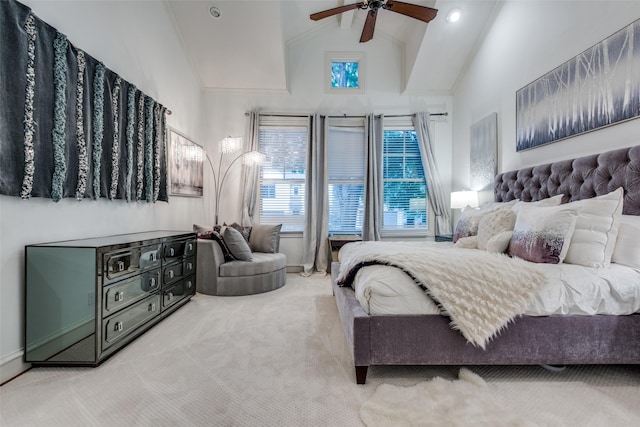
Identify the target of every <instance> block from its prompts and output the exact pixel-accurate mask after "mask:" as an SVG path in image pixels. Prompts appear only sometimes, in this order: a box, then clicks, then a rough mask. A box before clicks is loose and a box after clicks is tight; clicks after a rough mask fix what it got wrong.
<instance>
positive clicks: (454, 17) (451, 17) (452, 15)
mask: <svg viewBox="0 0 640 427" xmlns="http://www.w3.org/2000/svg"><path fill="white" fill-rule="evenodd" d="M461 16H462V12H461V11H460V9H452V10H451V12H449V14H448V15H447V22H458V21H459V20H460V17H461Z"/></svg>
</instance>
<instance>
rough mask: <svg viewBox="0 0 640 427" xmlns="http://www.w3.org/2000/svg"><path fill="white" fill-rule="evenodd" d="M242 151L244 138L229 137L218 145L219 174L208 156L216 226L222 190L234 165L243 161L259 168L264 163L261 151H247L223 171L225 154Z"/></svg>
mask: <svg viewBox="0 0 640 427" xmlns="http://www.w3.org/2000/svg"><path fill="white" fill-rule="evenodd" d="M241 150H242V137H231V136H229V137H227V138H224V139H223V140H222V141H220V142H219V143H218V152H219V153H220V157H219V160H218V168H217V170H218V173H216V168H214V167H213V164H212V163H211V157H209V155H208V154H207V161H208V162H209V166H211V172H212V173H213V189H214V194H215V198H216V200H215V224H216V225H217V224H218V214H219V210H220V204H219V201H220V195H221V194H222V188H223V187H224V182H225V179H226V178H227V175H228V173H229V170H230V169H231V168H232V167H233V165H234V164H236V162H237V161H238V160H240V159H243V161H244V164H245V165H248V166H257V165H260V164H262V163H263V162H264V157H265V156H264V154H262V153H260V152H259V151H246V152H244V153H240V154H238V155H237V156H236V157H235V158H234V159H233V160H232V161H231V163H229V164H228V165H226V167H225V168H224V171H223V160H224V156H225V154H234V153H237V152H239V151H241Z"/></svg>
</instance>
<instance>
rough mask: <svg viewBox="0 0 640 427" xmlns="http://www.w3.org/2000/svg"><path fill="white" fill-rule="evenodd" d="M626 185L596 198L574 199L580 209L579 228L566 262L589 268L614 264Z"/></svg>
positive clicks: (575, 233) (574, 234)
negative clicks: (612, 259)
mask: <svg viewBox="0 0 640 427" xmlns="http://www.w3.org/2000/svg"><path fill="white" fill-rule="evenodd" d="M623 196H624V191H623V190H622V187H620V188H618V189H617V190H615V191H612V192H611V193H609V194H605V195H603V196H598V197H594V198H592V199H584V200H578V201H576V202H571V203H569V205H573V206H574V207H575V209H577V210H578V220H577V221H576V230H575V231H574V232H573V237H572V238H571V245H569V252H567V258H566V259H565V262H566V263H567V264H579V265H584V266H585V267H606V266H608V265H609V263H611V256H612V255H613V248H614V247H615V244H616V237H617V236H618V228H619V227H620V217H621V216H622V198H623Z"/></svg>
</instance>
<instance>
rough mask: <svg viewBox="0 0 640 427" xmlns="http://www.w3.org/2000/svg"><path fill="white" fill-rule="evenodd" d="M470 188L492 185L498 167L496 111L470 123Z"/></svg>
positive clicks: (478, 188)
mask: <svg viewBox="0 0 640 427" xmlns="http://www.w3.org/2000/svg"><path fill="white" fill-rule="evenodd" d="M470 153H471V159H470V160H471V162H470V164H471V169H470V177H471V182H470V184H471V189H472V190H475V191H482V190H487V189H489V188H490V187H492V186H493V179H494V177H495V175H496V172H497V167H498V160H497V159H498V113H491V114H489V115H488V116H487V117H485V118H483V119H482V120H480V121H478V122H476V123H474V124H473V125H471V149H470Z"/></svg>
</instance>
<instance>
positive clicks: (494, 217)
mask: <svg viewBox="0 0 640 427" xmlns="http://www.w3.org/2000/svg"><path fill="white" fill-rule="evenodd" d="M515 224H516V214H515V212H513V210H512V209H496V210H494V211H493V212H490V213H488V214H487V215H484V216H482V217H481V218H480V222H479V223H478V249H482V250H483V251H484V250H486V249H487V243H488V242H489V240H490V239H491V238H492V237H493V236H495V235H497V234H499V233H502V232H503V231H513V227H514V225H515ZM501 252H504V251H501Z"/></svg>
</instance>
